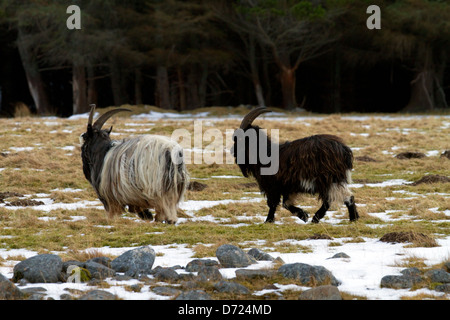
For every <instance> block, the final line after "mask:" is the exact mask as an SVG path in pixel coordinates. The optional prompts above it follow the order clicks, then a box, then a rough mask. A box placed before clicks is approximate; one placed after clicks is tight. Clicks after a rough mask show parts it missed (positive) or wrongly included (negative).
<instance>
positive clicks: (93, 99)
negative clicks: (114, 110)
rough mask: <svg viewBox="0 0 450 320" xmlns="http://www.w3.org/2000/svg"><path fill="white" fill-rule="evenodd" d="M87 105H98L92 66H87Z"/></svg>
mask: <svg viewBox="0 0 450 320" xmlns="http://www.w3.org/2000/svg"><path fill="white" fill-rule="evenodd" d="M87 87H88V88H87V104H95V105H97V104H98V94H97V86H96V83H95V73H94V68H93V67H92V65H88V66H87Z"/></svg>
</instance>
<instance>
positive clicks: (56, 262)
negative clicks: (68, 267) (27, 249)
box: [13, 254, 63, 283]
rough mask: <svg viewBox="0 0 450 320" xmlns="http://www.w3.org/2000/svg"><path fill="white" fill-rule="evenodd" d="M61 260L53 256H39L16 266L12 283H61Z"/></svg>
mask: <svg viewBox="0 0 450 320" xmlns="http://www.w3.org/2000/svg"><path fill="white" fill-rule="evenodd" d="M62 265H63V263H62V260H61V258H60V257H59V256H57V255H54V254H39V255H37V256H34V257H31V258H28V259H26V260H23V261H21V262H19V263H18V264H16V265H15V266H14V269H13V273H14V276H13V281H14V282H18V281H20V280H21V279H25V280H27V281H28V282H30V283H56V282H59V281H63V276H62Z"/></svg>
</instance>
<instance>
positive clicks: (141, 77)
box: [0, 0, 450, 117]
mask: <svg viewBox="0 0 450 320" xmlns="http://www.w3.org/2000/svg"><path fill="white" fill-rule="evenodd" d="M70 5H76V6H78V8H79V9H80V10H79V22H80V27H81V28H80V29H77V28H73V29H71V28H69V27H68V23H69V19H72V18H73V16H72V15H73V14H76V12H75V11H73V12H68V10H67V9H68V6H70ZM371 5H376V6H378V8H379V9H380V11H379V22H380V28H373V29H371V28H369V27H368V23H369V22H368V20H370V19H373V16H372V12H368V7H369V6H371ZM0 44H1V48H2V49H1V50H0V100H1V106H0V115H2V116H7V117H8V116H13V115H14V111H15V108H16V107H17V106H18V105H26V106H28V108H29V109H30V110H31V111H32V112H33V113H36V114H38V115H58V116H63V117H65V116H70V115H72V114H77V113H85V112H87V111H88V109H89V104H92V103H95V104H96V105H97V106H98V107H108V106H119V105H123V104H133V105H140V104H147V105H155V106H157V107H160V108H163V109H168V110H169V109H170V110H177V111H186V110H192V109H196V108H203V107H210V106H238V105H252V106H253V105H254V106H256V105H265V106H272V107H279V108H283V109H286V110H297V109H300V108H301V109H305V110H307V111H310V112H317V113H336V112H399V111H401V112H430V111H435V110H439V109H447V108H448V103H449V98H448V97H449V96H450V64H449V63H448V62H450V50H449V48H450V2H449V1H444V0H441V1H439V0H434V1H433V0H391V1H388V0H385V1H375V0H373V1H372V0H371V1H366V0H361V1H349V0H310V1H299V0H280V1H275V0H240V1H237V0H235V1H224V0H218V1H217V0H216V1H208V0H193V1H182V0H166V1H158V0H140V1H139V0H130V1H118V0H112V1H110V0H108V1H106V0H99V1H85V0H78V1H75V0H74V1H70V2H68V1H62V0H55V1H44V0H35V1H32V0H21V1H12V0H0ZM447 110H448V109H447Z"/></svg>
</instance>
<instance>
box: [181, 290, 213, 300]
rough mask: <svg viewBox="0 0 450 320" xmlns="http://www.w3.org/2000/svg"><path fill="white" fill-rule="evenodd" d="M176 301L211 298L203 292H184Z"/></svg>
mask: <svg viewBox="0 0 450 320" xmlns="http://www.w3.org/2000/svg"><path fill="white" fill-rule="evenodd" d="M175 300H211V296H210V295H209V294H207V293H206V292H205V291H203V290H190V291H186V292H182V293H181V294H180V295H179V296H178V297H176V298H175Z"/></svg>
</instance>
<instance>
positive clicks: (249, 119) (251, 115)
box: [240, 107, 272, 129]
mask: <svg viewBox="0 0 450 320" xmlns="http://www.w3.org/2000/svg"><path fill="white" fill-rule="evenodd" d="M266 112H272V111H270V110H269V109H267V108H266V107H258V108H255V109H253V110H251V111H250V112H249V113H247V115H246V116H245V117H244V119H242V122H241V126H240V128H241V129H247V128H248V127H249V126H251V124H252V122H253V121H254V120H255V119H256V118H257V117H258V116H259V115H260V114H262V113H266Z"/></svg>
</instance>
